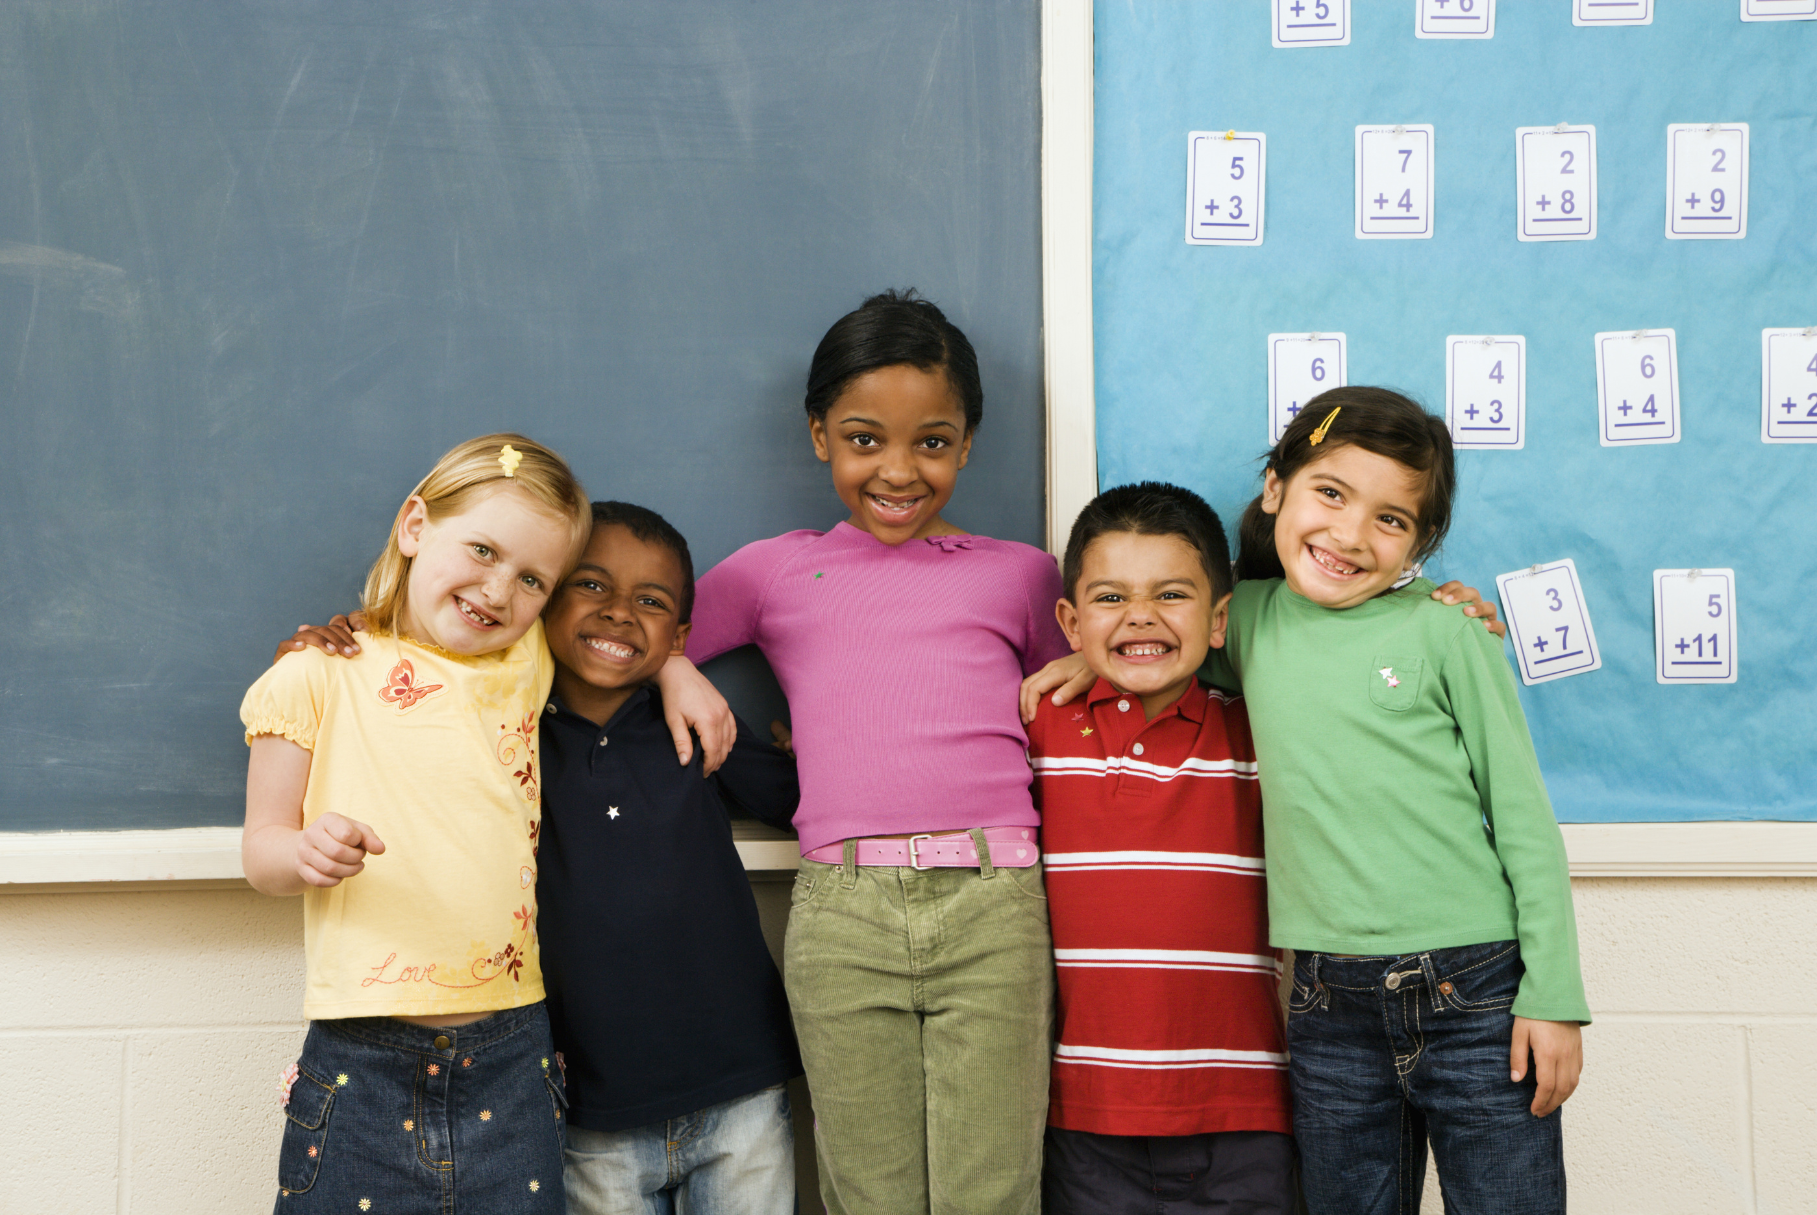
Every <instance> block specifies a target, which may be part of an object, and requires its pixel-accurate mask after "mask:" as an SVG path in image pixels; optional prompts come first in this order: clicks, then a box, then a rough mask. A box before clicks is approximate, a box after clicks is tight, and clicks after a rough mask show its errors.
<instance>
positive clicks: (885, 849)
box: [801, 827, 1041, 869]
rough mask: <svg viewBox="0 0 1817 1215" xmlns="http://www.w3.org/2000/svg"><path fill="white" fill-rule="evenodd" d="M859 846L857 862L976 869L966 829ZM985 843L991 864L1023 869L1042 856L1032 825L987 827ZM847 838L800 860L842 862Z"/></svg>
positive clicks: (859, 842) (974, 849)
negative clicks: (988, 848)
mask: <svg viewBox="0 0 1817 1215" xmlns="http://www.w3.org/2000/svg"><path fill="white" fill-rule="evenodd" d="M853 842H854V843H856V844H857V845H858V863H859V864H860V865H907V866H908V867H909V868H911V869H976V868H978V867H979V861H978V846H977V845H976V844H975V843H973V842H972V833H971V832H969V831H954V832H951V833H949V834H946V835H911V836H909V837H908V838H907V839H901V840H877V839H862V840H855V841H853ZM984 842H985V843H987V844H989V845H990V862H991V865H992V866H993V867H1002V868H1004V869H1026V868H1028V867H1029V866H1030V865H1033V864H1034V863H1035V862H1036V861H1038V860H1040V859H1041V845H1040V843H1039V842H1038V841H1037V840H1036V839H1035V829H1034V828H1033V827H987V828H985V830H984ZM845 845H846V841H844V840H840V841H839V842H837V843H833V844H823V845H821V846H820V847H818V848H816V849H814V850H813V851H812V852H804V853H802V854H801V855H802V859H804V860H809V861H820V862H821V863H823V864H827V865H843V864H844V863H845Z"/></svg>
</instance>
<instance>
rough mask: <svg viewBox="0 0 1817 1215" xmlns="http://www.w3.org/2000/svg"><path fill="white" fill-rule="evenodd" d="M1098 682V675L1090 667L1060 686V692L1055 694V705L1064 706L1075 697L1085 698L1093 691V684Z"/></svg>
mask: <svg viewBox="0 0 1817 1215" xmlns="http://www.w3.org/2000/svg"><path fill="white" fill-rule="evenodd" d="M1096 682H1098V677H1097V675H1096V674H1094V673H1093V672H1092V671H1091V669H1090V668H1089V667H1088V668H1086V669H1085V670H1083V671H1081V672H1079V673H1078V674H1077V675H1074V676H1073V677H1072V678H1071V679H1069V680H1067V681H1066V682H1065V683H1064V684H1062V685H1060V690H1059V691H1058V692H1055V693H1054V703H1055V704H1057V705H1063V704H1066V703H1067V702H1068V701H1070V700H1072V699H1073V697H1075V696H1083V695H1084V694H1085V693H1087V692H1089V691H1091V686H1092V684H1094V683H1096Z"/></svg>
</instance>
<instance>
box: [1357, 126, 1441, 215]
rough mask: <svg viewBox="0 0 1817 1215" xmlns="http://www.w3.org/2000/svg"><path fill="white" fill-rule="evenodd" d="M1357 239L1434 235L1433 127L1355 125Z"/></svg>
mask: <svg viewBox="0 0 1817 1215" xmlns="http://www.w3.org/2000/svg"><path fill="white" fill-rule="evenodd" d="M1356 236H1357V239H1358V240H1430V239H1431V238H1432V127H1431V125H1430V124H1428V125H1423V126H1421V125H1416V126H1373V127H1358V128H1357V129H1356Z"/></svg>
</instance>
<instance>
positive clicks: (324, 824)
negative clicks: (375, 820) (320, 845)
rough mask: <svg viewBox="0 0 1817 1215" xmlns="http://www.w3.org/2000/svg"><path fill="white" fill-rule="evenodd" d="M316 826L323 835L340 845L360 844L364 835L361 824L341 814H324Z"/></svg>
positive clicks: (316, 822)
mask: <svg viewBox="0 0 1817 1215" xmlns="http://www.w3.org/2000/svg"><path fill="white" fill-rule="evenodd" d="M315 825H316V827H317V828H319V829H320V830H321V832H322V834H323V835H326V836H327V837H328V838H329V839H331V840H333V841H335V842H336V843H339V844H358V843H359V842H360V836H361V835H362V834H363V833H362V832H361V830H360V824H359V823H356V822H354V821H353V820H352V819H350V818H344V817H342V816H341V815H339V814H333V813H329V814H324V815H323V816H322V817H321V818H318V819H317V820H315Z"/></svg>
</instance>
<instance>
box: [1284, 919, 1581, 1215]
mask: <svg viewBox="0 0 1817 1215" xmlns="http://www.w3.org/2000/svg"><path fill="white" fill-rule="evenodd" d="M1524 972H1525V968H1524V967H1523V966H1522V965H1521V960H1520V948H1519V946H1518V945H1517V944H1516V943H1515V942H1513V941H1495V942H1491V943H1489V944H1486V945H1460V946H1458V947H1456V948H1454V949H1434V950H1429V951H1427V952H1425V953H1416V954H1403V955H1401V956H1399V957H1386V956H1384V957H1369V958H1343V957H1338V956H1335V955H1333V954H1323V953H1302V954H1297V955H1296V956H1295V957H1294V961H1293V994H1292V996H1291V997H1290V998H1289V1000H1288V1009H1287V1013H1288V1016H1287V1044H1288V1047H1289V1048H1290V1049H1291V1050H1292V1052H1293V1061H1292V1064H1291V1066H1290V1068H1289V1071H1288V1076H1289V1079H1290V1080H1291V1082H1292V1085H1293V1133H1294V1137H1295V1138H1296V1139H1297V1140H1298V1141H1299V1145H1300V1160H1301V1165H1302V1168H1303V1170H1304V1171H1303V1174H1302V1185H1303V1187H1304V1190H1305V1195H1306V1206H1307V1209H1308V1210H1309V1211H1310V1212H1311V1215H1338V1213H1340V1212H1341V1213H1342V1215H1417V1212H1418V1211H1419V1208H1420V1190H1421V1188H1422V1186H1423V1185H1424V1183H1425V1177H1426V1143H1427V1141H1428V1140H1430V1141H1431V1144H1432V1155H1433V1159H1434V1160H1435V1161H1436V1163H1437V1164H1438V1176H1439V1185H1440V1188H1441V1189H1442V1190H1443V1191H1444V1196H1445V1211H1446V1215H1563V1212H1564V1209H1565V1159H1564V1141H1563V1138H1562V1136H1561V1134H1560V1129H1559V1128H1560V1120H1559V1111H1557V1110H1554V1111H1553V1112H1552V1113H1550V1114H1548V1115H1546V1116H1545V1117H1544V1118H1535V1117H1534V1116H1533V1115H1532V1113H1531V1112H1530V1111H1529V1109H1528V1107H1529V1106H1530V1105H1531V1104H1532V1102H1533V1092H1534V1087H1535V1084H1534V1077H1533V1069H1532V1068H1531V1067H1529V1068H1528V1069H1527V1078H1526V1079H1525V1080H1524V1081H1522V1082H1521V1083H1519V1084H1515V1083H1513V1082H1511V1081H1510V1080H1509V1079H1508V1051H1509V1043H1510V1042H1511V1040H1512V1038H1513V1033H1514V1015H1513V1013H1512V1012H1511V1011H1509V1010H1510V1008H1511V1006H1512V1005H1513V1003H1514V995H1515V991H1516V990H1517V989H1518V988H1519V987H1520V980H1521V975H1522V974H1523V973H1524Z"/></svg>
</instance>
